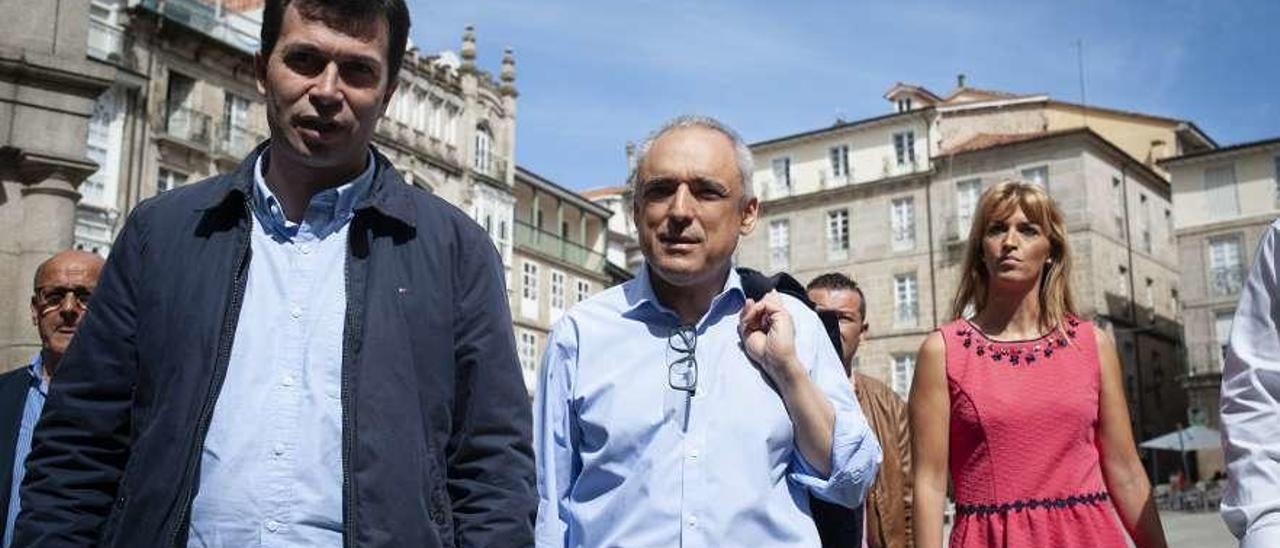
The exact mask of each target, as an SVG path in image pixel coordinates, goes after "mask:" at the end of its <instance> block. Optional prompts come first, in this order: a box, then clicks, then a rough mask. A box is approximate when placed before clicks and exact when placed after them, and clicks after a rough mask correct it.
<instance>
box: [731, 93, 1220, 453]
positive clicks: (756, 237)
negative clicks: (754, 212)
mask: <svg viewBox="0 0 1280 548" xmlns="http://www.w3.org/2000/svg"><path fill="white" fill-rule="evenodd" d="M885 98H886V99H888V100H889V101H890V102H891V104H892V105H893V107H894V109H893V110H894V112H893V113H890V114H888V115H883V116H878V117H873V118H869V119H866V120H860V121H854V122H840V123H837V124H836V125H834V126H831V127H828V128H822V129H818V130H815V131H811V132H805V133H800V134H796V135H791V136H786V137H781V138H777V139H769V140H766V141H763V142H759V143H755V144H753V145H752V150H753V152H754V153H755V156H756V171H755V175H754V179H753V182H754V185H755V188H756V193H757V195H759V196H760V197H761V200H762V217H761V220H760V222H759V223H758V224H757V226H756V230H755V231H754V232H753V233H752V234H751V235H750V236H748V237H747V238H744V239H743V241H742V244H741V245H740V246H739V250H738V255H737V259H738V262H739V264H741V265H743V266H750V267H754V268H757V269H760V270H763V271H766V272H776V271H781V270H785V271H788V272H791V273H792V274H793V275H795V276H796V277H797V278H799V279H800V280H801V281H802V282H807V281H808V280H809V279H812V278H813V277H814V276H816V275H818V274H821V273H823V272H828V271H839V272H843V273H845V274H848V275H850V276H851V277H853V278H854V279H855V280H857V281H858V282H859V285H861V286H862V287H863V289H864V292H865V293H866V295H867V307H868V309H867V317H868V321H869V322H870V324H871V325H870V331H869V334H868V340H867V342H866V344H865V345H864V346H863V347H862V349H861V350H860V351H859V354H860V355H859V358H858V363H857V367H858V368H860V369H861V370H862V371H863V372H864V373H867V374H870V375H873V376H876V377H879V378H880V379H882V380H884V381H885V382H886V383H888V384H889V385H890V386H892V387H893V388H894V389H895V390H897V391H899V393H901V394H904V395H905V394H906V393H907V392H908V390H909V387H910V381H911V377H912V376H913V374H914V367H915V354H916V351H917V350H918V349H919V345H920V344H921V342H923V340H924V338H925V336H926V335H927V334H928V333H929V332H930V331H932V330H933V329H935V328H936V327H937V326H938V325H940V324H942V323H946V322H947V321H950V320H951V319H952V318H953V316H952V311H951V308H952V300H953V298H954V294H955V290H956V286H957V283H958V275H959V268H960V259H961V258H962V256H963V253H964V243H965V242H966V240H967V238H968V231H969V228H970V225H971V221H972V217H973V208H974V207H975V206H976V204H977V199H978V196H979V195H980V194H981V192H982V190H984V189H985V188H986V187H988V186H990V185H991V184H994V183H996V182H998V181H1001V180H1004V179H1011V178H1016V179H1023V180H1030V181H1034V182H1037V183H1039V184H1041V185H1043V186H1045V187H1046V188H1047V189H1048V190H1049V192H1050V194H1051V195H1052V196H1054V198H1055V200H1056V201H1058V203H1059V206H1060V207H1061V208H1062V209H1063V210H1064V213H1065V214H1066V216H1067V223H1068V230H1069V233H1070V236H1071V243H1072V244H1073V249H1074V256H1075V258H1076V270H1075V275H1074V278H1073V289H1074V291H1075V298H1076V304H1077V307H1078V309H1079V312H1080V314H1081V315H1082V316H1084V317H1086V318H1088V319H1093V320H1096V321H1097V322H1098V323H1099V324H1100V325H1102V326H1103V327H1105V328H1106V329H1108V330H1109V331H1110V332H1111V333H1112V334H1113V335H1114V336H1115V338H1116V339H1117V345H1118V350H1119V351H1120V354H1121V361H1122V362H1123V364H1124V367H1125V376H1126V387H1127V390H1128V396H1129V400H1130V405H1131V415H1133V417H1132V418H1133V421H1134V427H1135V428H1134V431H1135V435H1137V436H1139V437H1141V436H1148V435H1156V434H1161V433H1164V432H1166V431H1168V430H1172V429H1173V427H1174V426H1175V425H1176V424H1177V423H1178V422H1181V421H1182V420H1183V417H1184V415H1185V397H1184V394H1183V392H1182V391H1181V390H1180V389H1179V387H1178V381H1177V379H1178V377H1179V375H1181V372H1182V370H1183V367H1184V365H1183V360H1182V355H1183V352H1184V349H1183V347H1182V342H1181V328H1180V325H1179V323H1178V310H1179V309H1178V306H1179V304H1178V303H1179V293H1178V285H1179V278H1178V270H1177V261H1178V259H1179V257H1178V254H1177V252H1176V248H1175V245H1174V240H1173V230H1172V228H1171V227H1172V205H1171V203H1172V202H1171V193H1170V190H1169V185H1168V179H1167V175H1166V173H1167V172H1166V171H1165V170H1164V168H1162V167H1161V166H1160V165H1159V164H1158V163H1157V162H1158V161H1159V160H1161V159H1163V158H1166V157H1168V156H1171V155H1174V154H1180V153H1185V152H1188V151H1195V150H1207V149H1210V148H1213V147H1215V146H1216V144H1215V143H1213V141H1212V140H1210V139H1209V138H1208V137H1207V136H1205V135H1204V134H1203V133H1201V132H1200V131H1199V130H1198V129H1197V128H1195V126H1194V124H1190V123H1188V122H1184V121H1179V120H1174V119H1169V118H1163V117H1157V116H1150V115H1146V114H1139V113H1126V112H1122V111H1115V110H1110V109H1103V108H1098V107H1088V108H1086V107H1082V106H1079V105H1072V104H1070V103H1064V102H1060V101H1056V100H1053V99H1051V98H1049V97H1047V96H1042V95H1018V94H1011V93H1006V92H1000V91H992V90H982V89H977V88H972V87H968V86H966V85H965V84H964V82H963V80H961V82H959V85H958V86H957V88H956V89H955V90H953V91H952V92H950V93H948V94H946V95H945V96H940V95H937V94H934V93H932V92H930V91H929V90H927V89H924V88H922V87H919V86H913V85H909V84H897V85H895V86H893V87H892V88H891V89H890V90H889V91H888V92H887V93H886V94H885Z"/></svg>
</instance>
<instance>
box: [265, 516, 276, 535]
mask: <svg viewBox="0 0 1280 548" xmlns="http://www.w3.org/2000/svg"><path fill="white" fill-rule="evenodd" d="M263 525H265V526H266V528H267V530H268V531H271V532H272V533H274V532H276V531H279V530H280V522H278V521H276V520H274V519H269V520H267V522H266V523H264V524H263Z"/></svg>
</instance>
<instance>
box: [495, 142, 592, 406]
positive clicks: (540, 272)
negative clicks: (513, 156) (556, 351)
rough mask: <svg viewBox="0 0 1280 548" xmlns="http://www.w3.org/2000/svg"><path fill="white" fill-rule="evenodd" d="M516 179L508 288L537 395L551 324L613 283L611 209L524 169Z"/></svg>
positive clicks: (528, 379) (522, 356) (519, 340)
mask: <svg viewBox="0 0 1280 548" xmlns="http://www.w3.org/2000/svg"><path fill="white" fill-rule="evenodd" d="M515 183H516V186H515V195H516V207H515V224H514V229H515V230H514V234H515V242H514V251H515V257H514V260H513V266H514V268H515V270H514V273H513V275H512V276H511V278H509V279H508V283H507V287H508V293H509V294H510V296H511V315H512V316H513V317H514V320H515V333H516V348H517V350H518V353H519V355H520V367H521V369H522V370H523V371H524V378H525V384H526V385H527V386H528V387H529V390H530V392H531V393H532V391H533V389H534V387H535V386H536V384H537V382H536V379H537V370H538V364H539V363H541V361H542V352H543V350H544V349H545V347H546V342H547V334H548V333H549V332H550V331H551V327H552V326H554V325H555V323H556V322H557V321H559V320H560V317H561V316H562V315H563V314H564V312H565V311H566V310H568V309H569V307H571V306H573V305H575V304H577V303H578V302H581V301H584V300H586V299H588V298H590V297H591V296H592V295H594V294H596V293H599V292H600V291H601V290H602V289H604V288H605V287H608V286H609V284H610V277H609V274H608V271H607V267H608V260H607V258H606V256H605V253H606V249H607V245H608V238H609V226H608V223H609V218H610V215H611V214H612V212H611V211H610V210H609V209H608V208H606V207H604V206H601V205H599V204H597V203H595V202H592V201H591V200H588V199H587V198H585V197H583V196H582V195H580V194H578V193H576V192H573V191H571V190H569V189H566V188H564V187H562V186H560V185H558V184H556V183H554V182H552V181H550V180H548V179H546V178H544V177H542V176H539V175H538V174H536V173H534V172H532V171H529V170H527V169H524V168H523V167H519V168H517V169H516V175H515Z"/></svg>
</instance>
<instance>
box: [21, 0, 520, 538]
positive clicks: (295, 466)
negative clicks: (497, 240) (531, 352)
mask: <svg viewBox="0 0 1280 548" xmlns="http://www.w3.org/2000/svg"><path fill="white" fill-rule="evenodd" d="M408 29H409V14H408V10H407V9H406V8H405V5H404V3H403V1H402V0H366V1H355V0H293V1H289V0H268V2H267V3H266V6H265V8H264V13H263V27H262V49H261V51H260V52H259V53H258V54H257V56H256V57H255V60H254V64H255V71H256V76H257V81H258V87H259V90H260V91H261V92H262V93H263V95H264V97H265V100H266V104H267V116H268V122H269V124H268V125H269V127H270V128H271V139H270V140H269V141H268V142H265V143H263V144H260V145H259V146H258V147H257V148H256V149H255V150H254V151H253V152H252V153H250V154H249V156H248V157H247V158H245V160H244V161H243V162H242V163H241V164H240V166H239V167H238V168H237V169H236V170H235V171H234V172H232V173H229V174H227V175H223V176H218V177H214V178H211V179H209V180H207V181H204V182H201V183H199V184H194V185H190V186H185V187H180V188H177V189H174V190H170V191H167V192H165V193H163V194H160V195H158V196H156V197H154V198H152V199H150V200H147V201H145V202H143V203H142V204H141V205H139V206H138V207H137V208H136V209H135V210H134V212H133V214H132V215H131V217H130V219H129V221H128V222H127V224H126V225H125V227H124V229H123V231H122V232H121V234H120V236H119V238H118V240H117V242H116V245H115V246H114V247H113V249H112V255H111V259H110V260H109V261H108V263H107V266H106V267H105V270H104V273H103V277H102V283H101V285H100V287H99V288H98V291H97V292H96V293H95V296H94V309H93V313H92V314H89V315H88V316H87V317H86V319H85V322H84V325H83V326H82V328H81V330H80V332H79V334H78V335H77V342H76V344H75V345H74V347H73V348H72V349H71V352H70V353H68V355H67V357H66V359H65V360H63V364H62V366H61V369H60V370H59V372H58V375H57V377H56V379H55V381H54V383H53V386H52V389H51V391H50V393H49V400H48V404H47V405H46V407H45V410H44V415H43V417H42V418H41V421H40V425H39V427H38V428H37V429H36V433H35V444H34V448H33V450H32V454H31V458H30V459H29V465H30V466H29V472H28V475H27V478H26V483H25V484H24V487H23V495H22V502H23V505H22V507H23V510H22V513H21V514H20V515H19V518H18V523H17V535H16V538H15V544H17V545H20V546H90V545H92V546H120V547H129V548H134V547H143V546H147V547H151V546H165V547H177V546H229V547H230V546H234V547H237V548H239V547H256V546H287V547H292V546H298V547H300V546H348V547H353V546H362V547H364V546H415V547H416V546H519V545H528V544H531V543H532V541H533V512H534V510H535V508H536V498H535V495H534V492H533V479H534V468H533V460H532V448H531V446H530V441H529V436H530V420H531V419H530V409H529V404H528V396H527V393H526V391H525V387H524V383H523V380H522V378H521V375H520V372H519V366H518V361H517V358H516V353H515V348H514V346H515V345H514V338H513V336H512V326H511V317H510V312H509V310H508V308H507V296H506V290H505V288H504V273H503V267H502V263H501V260H500V258H499V256H498V253H497V251H496V249H494V247H493V245H492V243H491V242H490V241H489V238H488V236H487V234H486V233H485V232H484V230H483V229H482V228H480V227H479V226H478V225H476V224H475V223H474V222H473V221H472V220H471V219H470V218H468V217H467V216H466V215H465V214H464V213H462V212H461V211H458V210H457V209H456V208H454V207H453V206H451V205H449V204H447V203H445V202H444V201H442V200H441V199H439V198H437V197H434V196H432V195H430V194H428V193H426V192H424V191H421V190H419V189H417V188H414V187H412V186H410V185H409V184H406V183H405V182H404V180H403V179H402V178H401V176H400V174H399V173H397V172H396V170H395V168H394V167H393V166H392V165H391V163H390V162H389V161H388V160H387V159H386V158H385V157H383V156H382V155H381V154H379V153H378V152H377V151H376V150H374V149H373V148H372V147H371V146H370V141H371V139H372V136H373V131H374V127H375V125H376V124H377V121H378V118H379V117H380V116H381V115H382V113H383V112H384V111H385V109H386V107H387V104H388V103H389V101H390V99H391V97H392V94H393V93H394V92H395V89H396V82H397V74H398V73H399V66H400V61H401V59H402V57H403V54H404V49H405V44H406V40H407V36H408Z"/></svg>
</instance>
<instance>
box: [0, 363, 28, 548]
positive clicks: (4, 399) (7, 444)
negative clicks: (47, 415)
mask: <svg viewBox="0 0 1280 548" xmlns="http://www.w3.org/2000/svg"><path fill="white" fill-rule="evenodd" d="M29 367H30V366H29V365H22V366H20V367H18V368H17V369H14V370H13V371H10V372H8V373H5V374H3V375H0V537H3V536H4V529H5V527H7V526H8V525H9V524H8V523H7V518H8V517H9V492H10V490H11V489H13V457H14V456H15V455H14V454H15V453H16V451H15V450H16V449H17V447H18V430H19V429H21V428H22V413H23V411H24V410H25V409H26V407H27V390H28V389H29V388H30V387H31V372H30V370H29Z"/></svg>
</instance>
